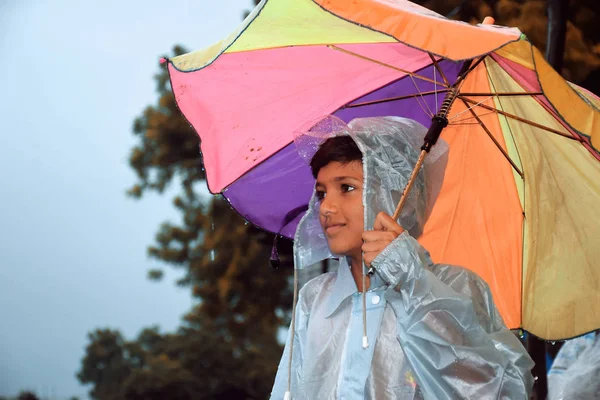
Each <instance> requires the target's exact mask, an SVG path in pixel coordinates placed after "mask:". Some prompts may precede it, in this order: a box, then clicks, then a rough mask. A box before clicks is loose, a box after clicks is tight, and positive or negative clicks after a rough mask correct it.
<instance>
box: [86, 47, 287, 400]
mask: <svg viewBox="0 0 600 400" xmlns="http://www.w3.org/2000/svg"><path fill="white" fill-rule="evenodd" d="M183 52H184V50H183V49H182V48H180V47H175V48H174V50H173V53H174V54H175V55H177V54H181V53H183ZM155 79H156V82H157V92H158V101H157V103H156V104H155V105H151V106H148V107H147V108H146V109H145V110H144V112H143V114H142V115H141V116H140V117H138V118H137V119H136V120H135V123H134V129H133V130H134V134H135V135H136V137H137V138H138V139H139V142H138V144H137V145H136V146H135V147H134V149H133V150H132V152H131V154H130V159H129V162H130V165H131V167H132V168H133V169H134V170H135V171H136V174H137V177H138V182H137V183H136V184H135V186H134V187H132V188H131V189H130V191H129V194H130V195H132V196H134V197H136V198H141V197H143V195H144V194H145V193H146V192H147V191H148V190H150V191H156V192H159V193H161V192H162V191H163V190H164V189H165V188H166V187H167V186H168V185H169V184H170V183H172V182H173V181H175V182H176V183H180V184H181V187H182V191H181V193H180V195H178V196H177V197H176V198H175V199H174V200H173V204H174V206H175V208H176V209H177V210H178V211H179V212H180V215H181V223H179V224H173V223H164V224H162V225H161V226H160V228H159V230H158V232H157V234H156V242H155V244H154V245H152V246H150V247H149V249H148V253H149V255H150V256H151V257H153V258H155V259H157V260H159V261H162V262H163V263H165V264H169V265H171V266H173V267H176V268H179V269H180V270H181V271H182V272H183V274H182V277H181V279H179V280H178V281H177V283H178V284H179V285H181V286H185V287H189V288H190V289H191V291H192V295H193V296H194V297H195V298H196V299H197V300H198V301H197V302H196V305H195V306H194V307H193V308H192V309H191V310H190V311H189V312H188V313H187V314H186V315H185V317H184V321H183V326H182V327H181V328H180V330H179V331H178V332H176V333H173V334H161V333H160V332H159V331H158V329H157V328H150V329H145V330H144V331H142V332H141V333H140V335H139V336H138V338H137V339H136V340H132V341H126V340H125V339H124V338H123V337H122V336H121V334H120V333H119V332H118V331H113V330H108V329H104V330H102V329H100V330H96V331H94V332H92V333H90V334H89V336H88V339H89V344H88V346H87V348H86V352H85V356H84V358H83V360H82V365H81V369H80V371H79V372H78V374H77V377H78V379H79V380H80V382H82V383H84V384H89V385H91V387H92V389H91V391H90V395H91V396H92V397H93V398H94V399H98V400H109V399H110V400H113V399H115V400H125V399H127V400H130V399H132V400H136V399H165V398H169V399H182V400H184V399H219V398H222V399H237V398H239V399H250V398H252V399H254V398H255V399H260V398H265V397H268V393H269V391H270V388H271V384H272V382H273V377H274V375H275V371H276V367H277V363H278V361H279V358H280V356H281V351H282V347H281V345H280V344H279V342H278V340H277V334H278V332H279V330H280V329H281V328H282V327H284V326H286V325H287V323H288V321H289V311H290V308H291V299H292V293H291V290H290V287H291V285H290V271H289V270H286V269H282V270H273V269H272V268H271V267H270V266H269V257H270V251H271V246H272V244H273V235H270V234H267V233H265V232H263V231H261V230H259V229H257V228H255V227H254V226H252V225H249V224H246V223H245V221H244V220H243V219H242V218H241V217H240V216H239V215H238V214H237V213H236V212H235V211H233V210H232V209H231V207H230V206H229V204H228V203H227V202H226V201H225V200H223V199H221V198H216V197H214V198H210V199H208V200H207V199H206V198H203V197H202V196H200V195H199V194H198V190H197V189H198V185H205V182H204V179H205V175H204V169H203V168H202V160H201V154H200V153H199V141H198V135H197V134H196V133H195V132H194V131H193V129H192V128H191V127H190V126H189V124H188V123H187V122H186V121H185V119H184V118H183V117H182V116H181V114H180V112H179V111H178V110H177V107H176V105H175V100H174V98H173V95H172V93H171V90H170V87H169V85H168V76H167V72H166V70H165V69H161V71H160V73H159V74H157V75H156V76H155ZM286 249H287V251H286ZM282 250H283V251H282V257H283V258H284V259H285V258H286V256H287V257H288V258H289V256H290V253H291V246H290V244H289V243H287V247H286V248H285V249H282ZM148 277H149V278H150V279H152V280H160V279H161V278H162V277H163V272H162V271H161V270H158V269H154V270H150V271H149V272H148Z"/></svg>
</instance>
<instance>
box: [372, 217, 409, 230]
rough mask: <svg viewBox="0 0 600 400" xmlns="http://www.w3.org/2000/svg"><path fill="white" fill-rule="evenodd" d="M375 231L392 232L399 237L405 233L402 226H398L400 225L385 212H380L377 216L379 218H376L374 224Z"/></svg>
mask: <svg viewBox="0 0 600 400" xmlns="http://www.w3.org/2000/svg"><path fill="white" fill-rule="evenodd" d="M373 230H376V231H392V232H396V233H397V234H398V235H400V234H401V233H402V232H404V229H403V228H402V227H401V226H400V225H398V223H397V222H396V221H394V220H393V219H392V217H390V216H389V215H387V214H386V213H384V212H380V213H379V214H377V217H375V223H374V224H373Z"/></svg>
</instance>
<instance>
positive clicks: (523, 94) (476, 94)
mask: <svg viewBox="0 0 600 400" xmlns="http://www.w3.org/2000/svg"><path fill="white" fill-rule="evenodd" d="M460 94H461V95H462V96H469V97H477V96H494V97H496V96H497V97H500V96H502V97H504V96H541V95H543V94H544V93H541V92H506V93H483V92H481V93H463V92H461V93H460Z"/></svg>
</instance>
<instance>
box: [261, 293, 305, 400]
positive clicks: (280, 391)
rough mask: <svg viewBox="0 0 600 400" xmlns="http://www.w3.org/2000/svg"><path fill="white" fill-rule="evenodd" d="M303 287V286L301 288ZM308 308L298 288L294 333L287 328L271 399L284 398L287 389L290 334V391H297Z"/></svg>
mask: <svg viewBox="0 0 600 400" xmlns="http://www.w3.org/2000/svg"><path fill="white" fill-rule="evenodd" d="M303 289H304V288H303ZM309 313H310V310H309V307H308V305H307V303H306V296H305V293H304V291H303V290H300V293H299V294H298V305H297V307H296V321H295V331H296V332H295V333H293V332H292V327H291V326H290V329H289V330H288V335H287V339H286V342H285V348H284V349H283V355H282V356H281V361H279V367H278V368H277V374H276V375H275V382H274V384H273V389H272V390H271V397H270V398H271V399H273V400H282V399H284V398H285V393H286V392H287V391H288V376H289V374H288V370H289V362H290V335H294V348H293V350H294V355H293V357H292V360H293V361H292V370H291V372H292V375H291V377H290V379H291V382H290V383H291V393H297V390H296V388H297V385H298V380H299V378H300V375H301V373H302V364H303V359H304V356H303V352H304V346H305V344H306V328H307V326H308V316H309Z"/></svg>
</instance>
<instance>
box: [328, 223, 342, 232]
mask: <svg viewBox="0 0 600 400" xmlns="http://www.w3.org/2000/svg"><path fill="white" fill-rule="evenodd" d="M344 226H346V224H341V223H340V224H327V225H325V233H327V235H333V234H334V233H336V232H337V231H339V230H340V229H342V228H343V227H344Z"/></svg>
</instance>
